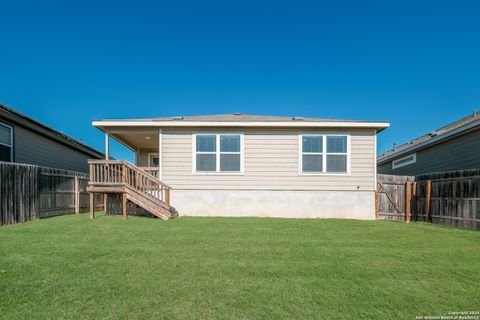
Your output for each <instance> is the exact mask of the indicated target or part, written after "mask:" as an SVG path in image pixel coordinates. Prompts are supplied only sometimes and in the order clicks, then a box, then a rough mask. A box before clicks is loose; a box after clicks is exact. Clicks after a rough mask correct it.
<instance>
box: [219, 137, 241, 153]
mask: <svg viewBox="0 0 480 320" xmlns="http://www.w3.org/2000/svg"><path fill="white" fill-rule="evenodd" d="M220 152H240V136H238V135H235V136H230V135H220Z"/></svg>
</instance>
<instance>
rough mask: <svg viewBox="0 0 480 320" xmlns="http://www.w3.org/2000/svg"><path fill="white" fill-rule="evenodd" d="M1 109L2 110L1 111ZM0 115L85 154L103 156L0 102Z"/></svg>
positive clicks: (95, 156)
mask: <svg viewBox="0 0 480 320" xmlns="http://www.w3.org/2000/svg"><path fill="white" fill-rule="evenodd" d="M2 111H3V112H2ZM0 116H1V118H5V119H6V120H7V121H9V122H11V123H14V124H16V125H20V126H22V127H25V128H27V129H29V130H31V131H34V132H36V133H38V134H41V135H43V136H46V137H48V138H50V139H52V140H55V141H57V142H60V143H62V144H64V145H66V146H68V147H71V148H73V149H75V150H78V151H80V152H83V153H85V154H88V155H90V156H92V157H93V158H99V159H101V158H104V157H105V155H104V154H103V153H102V152H100V151H98V150H96V149H94V148H92V147H90V146H88V145H86V144H84V143H82V142H80V141H78V140H76V139H73V138H71V137H69V136H67V135H66V134H64V133H61V132H59V131H57V130H55V129H52V128H50V127H48V126H46V125H44V124H43V123H40V122H38V121H37V120H34V119H32V118H30V117H28V116H26V115H24V114H22V113H20V112H18V111H16V110H14V109H12V108H10V107H7V106H6V105H4V104H2V103H0Z"/></svg>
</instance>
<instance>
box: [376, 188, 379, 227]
mask: <svg viewBox="0 0 480 320" xmlns="http://www.w3.org/2000/svg"><path fill="white" fill-rule="evenodd" d="M378 211H379V210H378V190H375V220H378Z"/></svg>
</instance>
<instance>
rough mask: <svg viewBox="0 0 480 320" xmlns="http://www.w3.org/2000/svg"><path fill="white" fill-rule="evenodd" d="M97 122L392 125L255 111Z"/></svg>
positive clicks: (108, 124) (100, 125)
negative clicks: (257, 113) (267, 114)
mask: <svg viewBox="0 0 480 320" xmlns="http://www.w3.org/2000/svg"><path fill="white" fill-rule="evenodd" d="M93 125H94V126H95V127H98V128H100V129H104V128H105V127H112V126H113V127H114V126H133V127H134V126H168V127H186V126H188V127H192V126H199V127H208V126H227V127H248V126H252V127H367V128H376V129H379V131H381V130H383V129H385V128H388V127H389V126H390V124H389V123H388V122H384V121H359V120H338V119H319V118H304V117H280V116H262V115H251V114H241V113H233V114H218V115H203V116H178V117H163V118H146V119H118V120H96V121H93Z"/></svg>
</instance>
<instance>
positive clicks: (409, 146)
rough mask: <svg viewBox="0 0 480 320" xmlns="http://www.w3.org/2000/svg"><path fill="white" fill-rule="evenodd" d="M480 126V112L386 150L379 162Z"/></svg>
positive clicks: (381, 162)
mask: <svg viewBox="0 0 480 320" xmlns="http://www.w3.org/2000/svg"><path fill="white" fill-rule="evenodd" d="M476 128H480V112H476V113H473V114H472V115H470V116H468V117H465V118H462V119H460V120H458V121H455V122H453V123H451V124H448V125H446V126H444V127H441V128H439V129H437V130H434V131H432V132H430V133H427V134H425V135H423V136H420V137H418V138H416V139H413V140H412V141H410V142H407V143H405V144H402V145H400V146H398V147H395V148H394V149H391V150H388V151H385V152H384V153H383V154H382V155H380V156H379V157H378V159H377V160H378V164H383V163H385V162H387V161H390V160H392V159H395V158H398V157H401V156H404V155H407V154H409V153H412V152H415V151H418V150H420V149H423V148H426V147H429V146H431V145H433V144H437V143H441V142H443V141H445V140H447V139H450V138H452V137H456V136H459V135H461V134H464V133H466V132H469V131H471V130H472V129H476Z"/></svg>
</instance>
